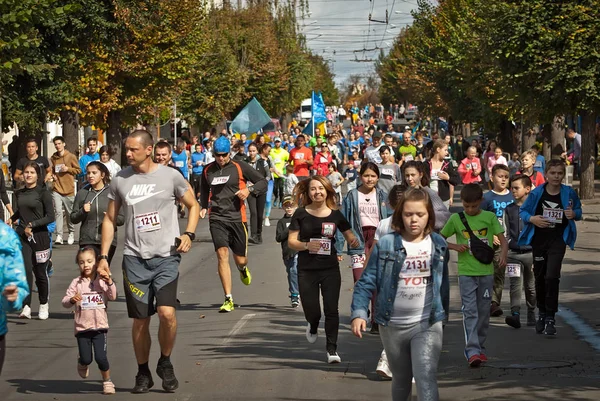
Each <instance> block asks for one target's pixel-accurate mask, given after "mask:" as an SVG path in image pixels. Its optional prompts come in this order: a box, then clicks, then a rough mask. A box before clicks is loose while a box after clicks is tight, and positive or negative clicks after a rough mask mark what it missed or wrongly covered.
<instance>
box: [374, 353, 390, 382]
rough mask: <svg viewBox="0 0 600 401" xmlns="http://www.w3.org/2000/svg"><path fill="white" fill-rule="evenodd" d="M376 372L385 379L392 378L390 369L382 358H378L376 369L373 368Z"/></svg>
mask: <svg viewBox="0 0 600 401" xmlns="http://www.w3.org/2000/svg"><path fill="white" fill-rule="evenodd" d="M375 372H377V374H378V375H379V376H381V377H383V378H385V379H391V378H392V371H391V370H390V367H389V365H388V363H387V361H386V360H385V359H383V358H379V362H378V363H377V369H375Z"/></svg>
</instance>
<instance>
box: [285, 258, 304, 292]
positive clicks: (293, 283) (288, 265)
mask: <svg viewBox="0 0 600 401" xmlns="http://www.w3.org/2000/svg"><path fill="white" fill-rule="evenodd" d="M283 264H284V265H285V271H286V273H287V277H288V285H289V290H290V295H291V296H294V295H295V296H298V294H299V293H300V290H298V254H296V256H294V257H293V258H289V259H283Z"/></svg>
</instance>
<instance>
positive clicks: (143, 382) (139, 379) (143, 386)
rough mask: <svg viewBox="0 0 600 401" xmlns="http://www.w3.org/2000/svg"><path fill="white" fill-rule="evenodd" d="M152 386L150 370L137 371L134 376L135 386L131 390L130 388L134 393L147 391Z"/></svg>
mask: <svg viewBox="0 0 600 401" xmlns="http://www.w3.org/2000/svg"><path fill="white" fill-rule="evenodd" d="M152 386H154V382H153V381H152V375H151V374H150V372H148V373H142V372H138V374H137V375H136V376H135V387H134V388H133V390H131V392H132V393H135V394H141V393H147V392H148V390H150V389H151V388H152Z"/></svg>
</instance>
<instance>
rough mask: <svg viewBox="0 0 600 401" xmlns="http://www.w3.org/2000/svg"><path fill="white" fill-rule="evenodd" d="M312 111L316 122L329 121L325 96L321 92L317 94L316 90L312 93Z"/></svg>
mask: <svg viewBox="0 0 600 401" xmlns="http://www.w3.org/2000/svg"><path fill="white" fill-rule="evenodd" d="M312 113H313V118H312V119H313V121H314V122H315V124H318V123H322V122H323V121H327V113H326V112H325V102H323V96H321V94H320V93H319V94H318V95H317V94H316V93H315V91H313V93H312Z"/></svg>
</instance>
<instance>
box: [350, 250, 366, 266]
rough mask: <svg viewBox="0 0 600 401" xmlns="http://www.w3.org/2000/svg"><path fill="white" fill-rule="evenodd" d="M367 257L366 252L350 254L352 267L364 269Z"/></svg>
mask: <svg viewBox="0 0 600 401" xmlns="http://www.w3.org/2000/svg"><path fill="white" fill-rule="evenodd" d="M365 259H366V255H365V254H364V253H363V254H360V255H352V256H350V261H351V263H352V268H353V269H362V268H363V267H365Z"/></svg>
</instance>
